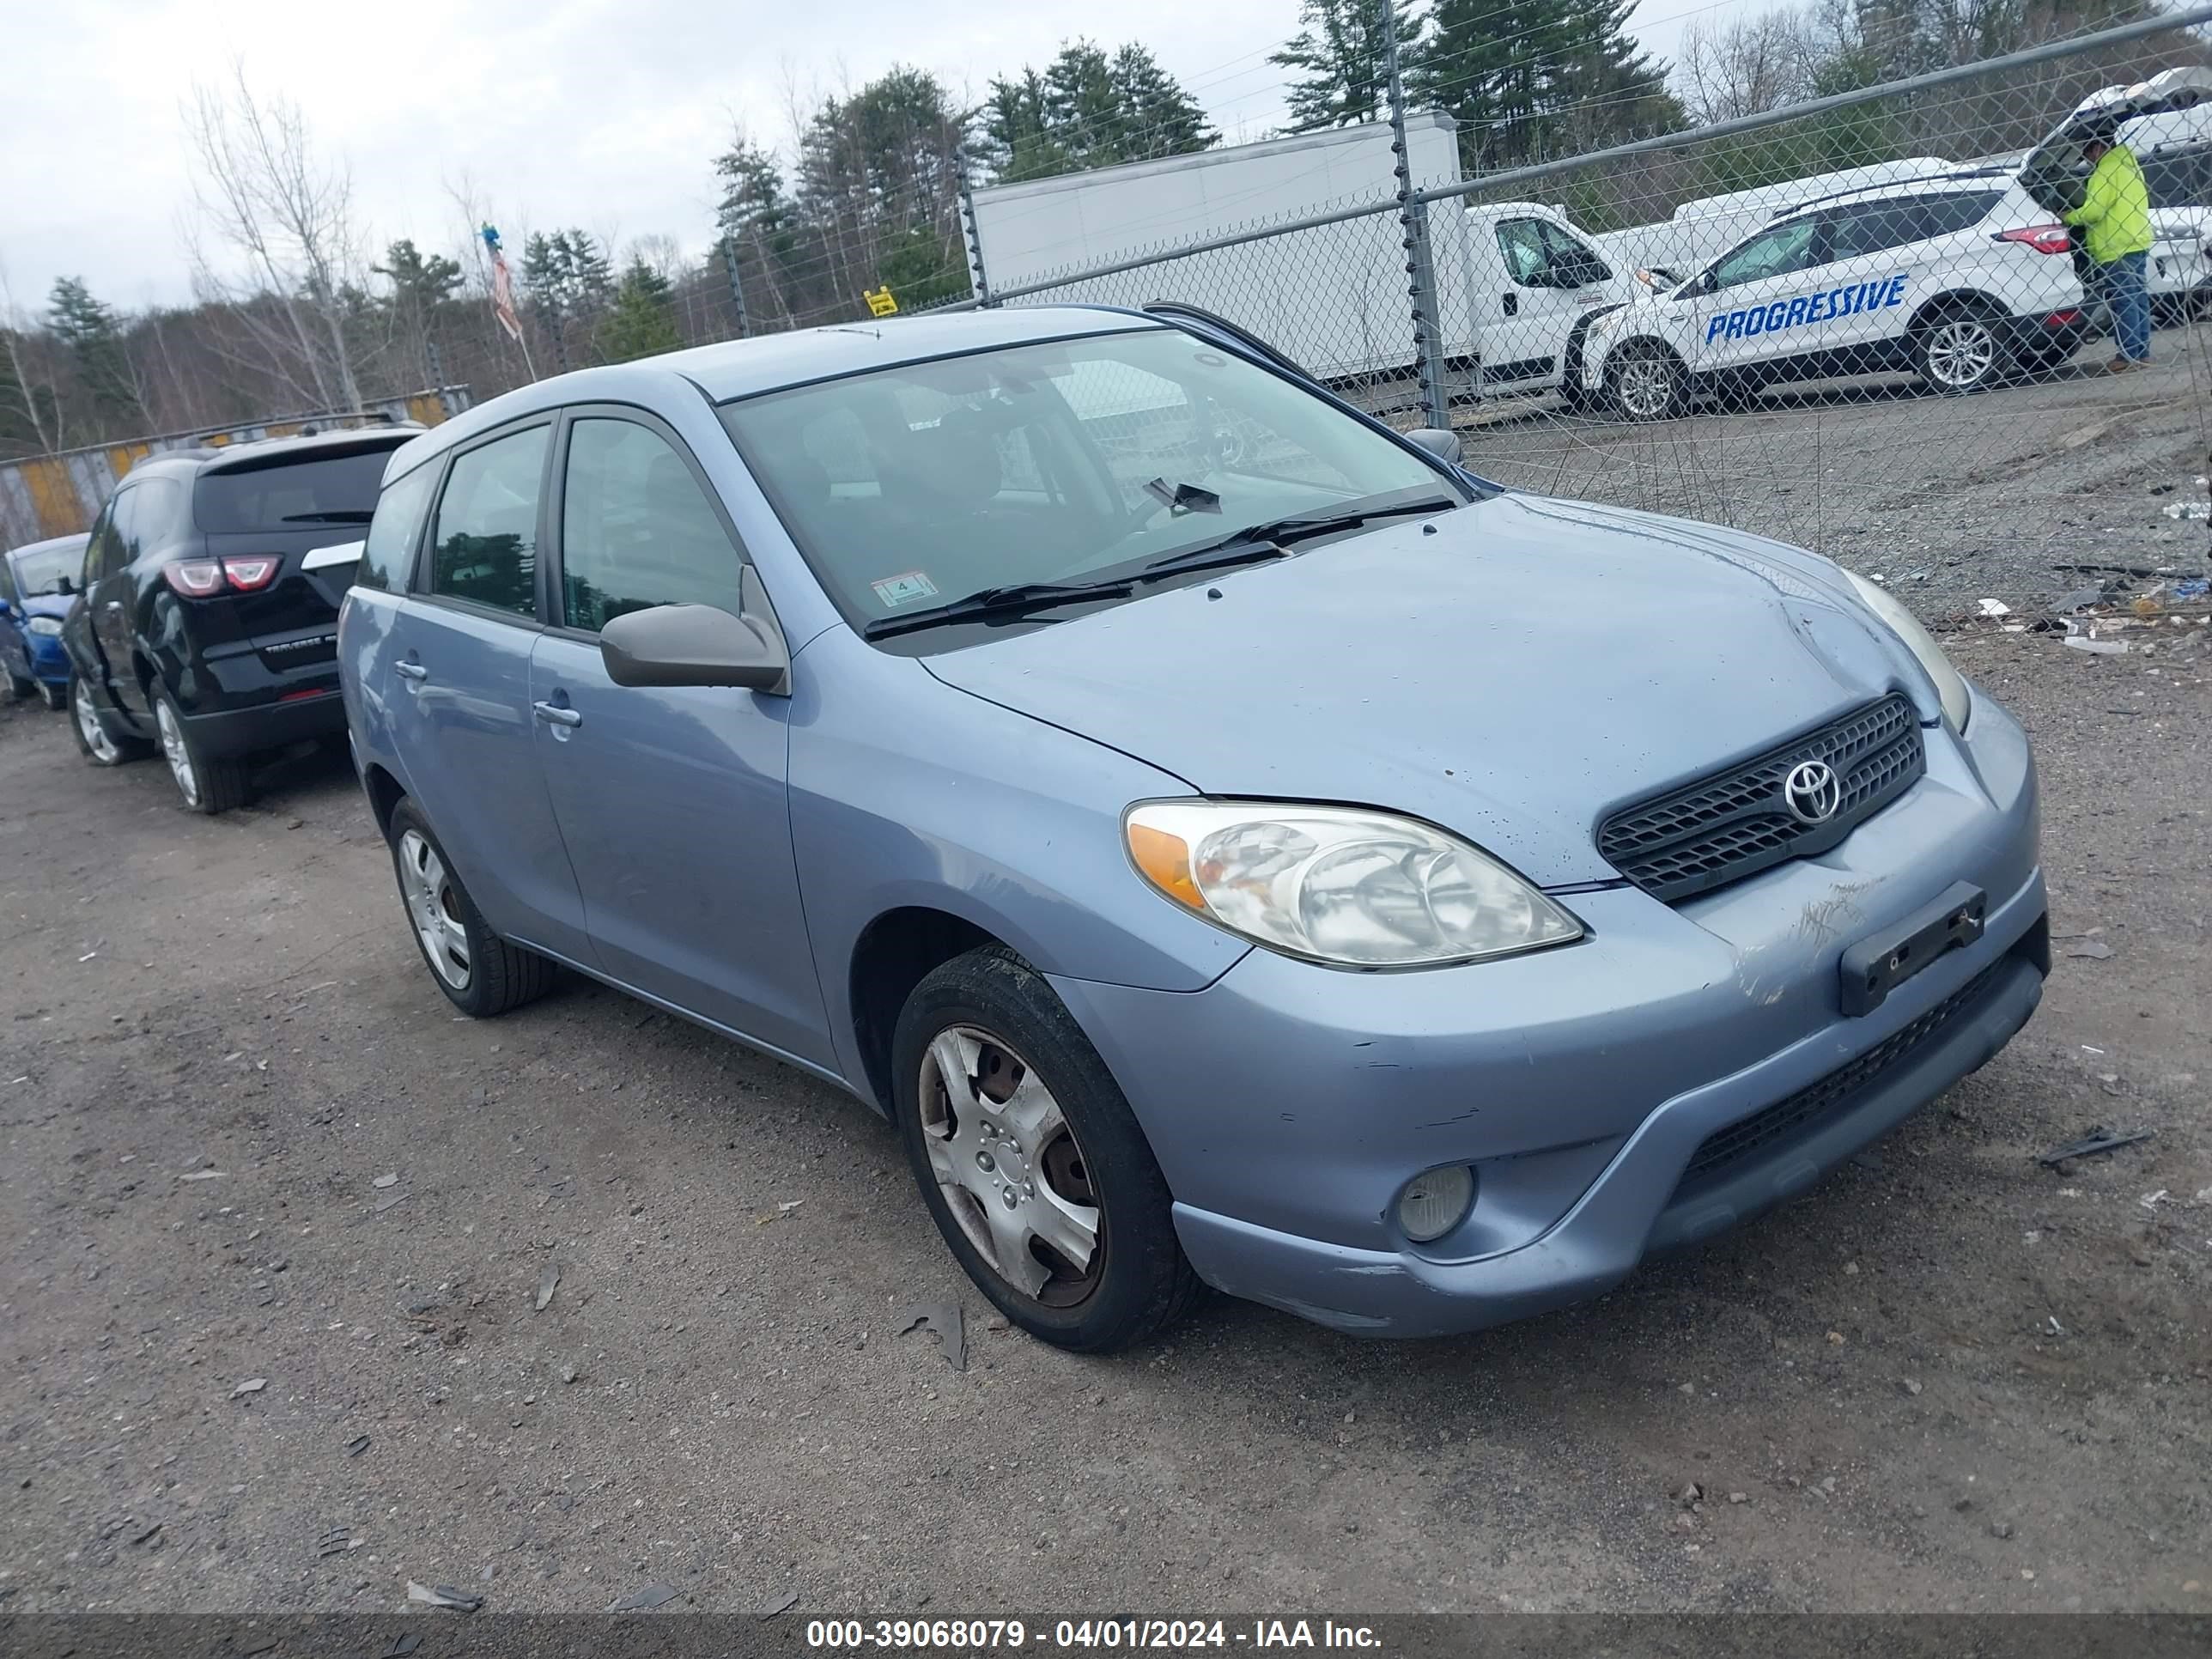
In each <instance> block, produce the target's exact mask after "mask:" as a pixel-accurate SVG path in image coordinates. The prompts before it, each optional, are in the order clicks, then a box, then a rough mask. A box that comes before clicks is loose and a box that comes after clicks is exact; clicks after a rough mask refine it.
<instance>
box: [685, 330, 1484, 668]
mask: <svg viewBox="0 0 2212 1659" xmlns="http://www.w3.org/2000/svg"><path fill="white" fill-rule="evenodd" d="M722 417H723V420H724V422H726V424H727V426H728V428H729V430H730V434H731V435H732V437H733V438H734V439H735V440H736V441H737V444H738V448H739V450H740V451H741V452H742V453H744V457H745V459H746V462H747V464H748V465H750V467H751V468H752V471H753V473H754V476H755V477H757V478H758V479H759V480H760V482H761V483H762V485H763V488H764V489H766V490H767V492H768V495H769V498H770V499H771V500H772V501H774V502H775V507H776V509H777V511H778V513H780V514H781V517H782V519H783V521H784V523H785V525H786V526H787V528H788V529H789V530H790V531H791V533H792V537H793V540H795V541H796V542H797V543H798V544H799V550H801V551H802V552H803V553H805V555H806V557H807V560H808V562H809V563H810V564H811V566H812V567H813V569H814V573H815V574H816V576H817V578H818V579H819V580H821V582H822V585H823V587H825V588H826V589H827V590H828V591H829V593H830V595H831V597H832V598H833V599H836V602H837V605H838V606H839V608H840V609H841V610H842V611H843V612H844V613H845V615H846V617H848V620H850V621H852V622H853V623H854V624H855V625H856V626H860V627H864V628H865V627H866V625H868V624H869V623H877V622H880V621H882V620H883V619H884V618H887V617H897V616H900V615H902V613H908V612H912V611H922V610H927V609H930V608H933V607H936V606H939V605H948V604H951V603H953V602H955V601H957V600H959V599H964V598H966V597H968V596H969V595H971V594H975V593H980V592H986V591H988V590H992V589H995V588H1001V587H1006V586H1014V585H1018V584H1026V583H1031V582H1055V583H1060V582H1069V583H1073V582H1091V581H1097V580H1101V579H1103V578H1107V577H1110V576H1115V575H1119V574H1130V573H1133V572H1136V571H1138V570H1140V569H1141V568H1143V567H1145V566H1146V565H1149V564H1152V563H1154V562H1158V561H1159V560H1161V559H1164V558H1168V557H1171V556H1174V555H1176V554H1177V553H1181V552H1184V551H1186V550H1191V549H1194V548H1199V547H1203V546H1206V545H1209V544H1213V543H1216V542H1219V541H1221V540H1222V539H1223V538H1225V537H1229V536H1232V535H1234V534H1235V533H1236V532H1238V531H1239V530H1243V529H1245V528H1247V527H1249V526H1255V525H1263V524H1267V523H1268V522H1270V521H1272V520H1278V519H1282V518H1285V517H1290V516H1293V515H1298V514H1306V513H1324V512H1330V511H1334V510H1338V509H1340V508H1344V507H1347V506H1349V505H1351V504H1358V505H1360V506H1367V505H1370V504H1381V502H1383V501H1395V500H1398V499H1400V498H1402V497H1408V496H1415V495H1430V496H1434V497H1438V498H1441V499H1443V500H1445V501H1449V503H1450V504H1454V505H1455V504H1457V502H1458V501H1462V500H1464V499H1465V496H1464V495H1462V494H1457V493H1455V492H1454V491H1453V490H1452V489H1451V487H1450V485H1449V483H1446V481H1445V480H1444V478H1443V477H1441V476H1440V475H1439V474H1438V473H1437V471H1436V470H1435V469H1434V468H1433V467H1431V466H1429V465H1426V464H1425V462H1424V461H1423V460H1422V459H1420V458H1419V457H1418V456H1416V455H1413V454H1410V453H1407V451H1406V450H1404V449H1402V448H1401V447H1399V446H1398V445H1396V444H1395V443H1393V442H1391V441H1390V440H1389V439H1388V438H1386V437H1384V436H1383V435H1381V434H1379V433H1377V432H1376V431H1375V430H1373V429H1372V428H1370V427H1367V426H1365V425H1364V424H1362V423H1361V422H1358V421H1356V420H1354V419H1352V417H1351V416H1347V415H1346V414H1345V413H1343V412H1342V411H1341V410H1337V409H1334V408H1332V407H1331V406H1330V405H1329V404H1327V403H1326V402H1324V401H1323V400H1322V399H1321V398H1316V397H1315V396H1313V395H1312V394H1311V393H1310V392H1304V391H1301V390H1300V389H1299V388H1298V387H1297V386H1296V385H1295V384H1293V383H1292V382H1291V381H1288V380H1283V379H1281V378H1279V377H1278V376H1276V375H1274V374H1269V373H1268V372H1267V371H1266V370H1263V369H1261V368H1257V367H1255V365H1253V364H1252V363H1249V362H1246V361H1245V360H1244V359H1243V358H1241V357H1238V356H1233V355H1231V353H1228V352H1225V351H1222V350H1219V349H1216V348H1214V347H1213V346H1212V345H1210V344H1208V343H1206V342H1205V341H1203V340H1200V339H1198V338H1196V337H1193V336H1192V335H1189V334H1186V333H1183V332H1182V331H1180V330H1177V329H1165V328H1152V329H1144V330H1141V331H1134V332H1131V333H1127V334H1111V335H1097V336H1092V337H1089V338H1085V339H1076V340H1061V341H1054V342H1052V343H1048V344H1040V345H1024V346H1015V347H1010V348H1007V349H1003V350H998V351H989V352H981V353H977V354H975V355H973V356H964V357H951V358H939V359H937V360H935V361H933V362H919V363H908V364H905V365H903V366H902V367H900V368H890V369H883V370H878V371H877V372H875V373H872V374H860V375H854V376H851V377H849V378H848V379H844V380H830V381H827V382H824V383H823V384H821V385H817V386H803V387H799V388H798V389H796V390H793V391H790V392H772V393H769V394H767V395H765V396H763V397H758V398H748V399H746V400H744V401H743V402H740V403H737V404H729V405H727V406H726V407H725V408H724V409H723V410H722ZM1378 498H1379V501H1378Z"/></svg>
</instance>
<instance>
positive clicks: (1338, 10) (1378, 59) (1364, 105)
mask: <svg viewBox="0 0 2212 1659" xmlns="http://www.w3.org/2000/svg"><path fill="white" fill-rule="evenodd" d="M1380 7H1381V0H1304V4H1303V5H1302V6H1301V7H1300V8H1299V12H1298V19H1299V21H1300V22H1301V23H1302V24H1304V27H1302V28H1301V29H1300V30H1299V31H1298V33H1297V35H1295V36H1294V37H1293V38H1292V39H1291V41H1290V43H1289V44H1288V45H1287V46H1285V47H1284V48H1283V50H1282V51H1280V52H1277V53H1276V54H1275V55H1274V56H1273V57H1272V58H1269V59H1268V60H1267V61H1268V62H1269V63H1271V64H1276V65H1278V66H1279V67H1280V68H1283V69H1290V70H1304V71H1305V73H1304V76H1301V77H1300V78H1299V79H1297V80H1295V81H1293V82H1291V83H1290V86H1289V88H1288V89H1287V92H1286V94H1285V103H1287V104H1288V106H1289V107H1290V112H1291V131H1293V132H1312V131H1316V130H1317V129H1320V128H1322V127H1341V126H1349V125H1352V124H1353V123H1355V122H1358V121H1381V120H1387V119H1388V118H1389V113H1390V109H1389V96H1390V93H1389V78H1388V76H1387V75H1386V73H1385V71H1384V68H1383V64H1384V59H1385V54H1384V50H1383V20H1382V15H1381V9H1380ZM1427 30H1428V20H1427V19H1426V18H1425V17H1424V16H1421V15H1419V14H1418V13H1415V12H1413V10H1412V9H1410V8H1407V9H1403V10H1401V12H1400V14H1399V16H1398V55H1399V59H1400V62H1401V64H1415V63H1418V62H1419V61H1420V57H1421V52H1422V50H1423V48H1424V46H1425V41H1426V36H1427Z"/></svg>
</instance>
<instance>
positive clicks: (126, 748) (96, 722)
mask: <svg viewBox="0 0 2212 1659" xmlns="http://www.w3.org/2000/svg"><path fill="white" fill-rule="evenodd" d="M69 703H70V729H71V730H72V731H74V732H76V746H77V748H78V750H80V751H81V752H82V754H83V756H84V757H85V758H86V759H87V760H88V761H90V762H91V763H93V764H94V766H120V765H122V764H123V763H125V761H135V760H143V759H145V757H147V756H149V755H150V754H152V753H153V752H154V745H153V744H150V743H148V742H147V741H146V740H145V739H144V738H118V737H117V736H116V735H115V734H114V733H113V732H110V731H109V730H108V729H107V722H106V720H102V719H101V718H100V707H99V705H98V704H97V703H96V702H94V701H93V696H92V685H91V684H90V682H88V680H86V679H85V678H84V677H83V676H82V675H81V674H79V673H78V672H77V671H76V669H74V668H72V669H70V681H69Z"/></svg>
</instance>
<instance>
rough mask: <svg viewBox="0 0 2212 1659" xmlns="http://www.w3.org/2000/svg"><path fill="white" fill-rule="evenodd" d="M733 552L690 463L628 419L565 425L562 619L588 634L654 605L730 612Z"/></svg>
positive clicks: (735, 567)
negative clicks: (565, 470) (686, 606)
mask: <svg viewBox="0 0 2212 1659" xmlns="http://www.w3.org/2000/svg"><path fill="white" fill-rule="evenodd" d="M739 569H740V562H739V560H738V550H737V549H735V548H734V547H732V546H731V545H730V538H729V537H728V536H727V535H726V534H725V533H724V532H723V529H722V523H721V520H720V519H719V518H717V517H716V516H715V514H714V507H713V506H712V505H711V504H710V503H709V502H708V499H707V493H706V491H705V490H703V489H701V488H700V487H699V481H698V480H697V479H696V477H693V476H692V472H691V469H690V467H689V466H688V465H685V464H684V458H683V457H682V456H681V455H679V454H678V453H676V451H675V450H674V449H673V448H672V447H671V446H670V445H669V443H668V442H667V441H666V440H665V439H664V438H662V437H661V436H660V435H659V433H657V432H654V431H653V430H652V428H649V427H643V426H640V425H639V424H638V423H637V422H635V421H623V420H613V419H602V418H599V417H588V418H586V419H583V420H580V421H578V422H575V423H574V425H572V426H571V427H570V428H568V473H567V477H566V480H565V482H564V483H563V485H562V496H561V606H562V620H563V621H565V622H566V623H568V626H569V627H571V628H580V629H586V630H588V631H590V632H592V633H594V634H596V633H597V632H599V629H602V628H604V627H605V625H606V624H607V623H609V622H610V621H611V620H612V619H613V618H614V617H619V616H622V615H623V614H624V613H626V612H628V611H644V610H647V609H650V608H651V607H652V606H653V605H714V607H716V608H717V609H718V610H722V611H728V612H729V613H730V614H731V615H732V616H733V617H734V616H736V615H737V614H738V572H739Z"/></svg>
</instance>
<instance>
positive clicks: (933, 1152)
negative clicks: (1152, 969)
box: [891, 946, 1201, 1353]
mask: <svg viewBox="0 0 2212 1659" xmlns="http://www.w3.org/2000/svg"><path fill="white" fill-rule="evenodd" d="M891 1064H892V1066H893V1067H894V1075H893V1101H892V1105H893V1110H894V1114H895V1115H896V1118H897V1120H898V1126H899V1133H900V1136H901V1138H902V1139H903V1140H904V1141H905V1142H906V1150H907V1158H908V1163H910V1164H912V1165H913V1168H914V1176H915V1182H916V1184H918V1185H919V1186H920V1187H921V1192H922V1198H923V1200H924V1201H925V1202H926V1203H927V1205H928V1206H929V1212H930V1214H931V1216H932V1217H933V1218H934V1219H935V1220H936V1223H937V1230H938V1231H939V1232H940V1233H941V1234H943V1235H944V1237H945V1243H946V1244H947V1245H948V1246H949V1247H950V1248H951V1251H952V1254H953V1255H954V1256H955V1257H956V1258H957V1260H958V1261H959V1263H960V1265H961V1267H963V1268H965V1269H966V1270H967V1273H968V1276H969V1278H970V1279H973V1280H975V1285H976V1288H977V1289H979V1290H981V1291H982V1292H983V1294H984V1295H985V1296H987V1297H989V1298H990V1300H991V1301H992V1302H993V1303H994V1304H995V1305H996V1306H997V1307H998V1309H999V1310H1000V1312H1002V1313H1004V1314H1005V1315H1006V1317H1007V1318H1008V1319H1010V1320H1012V1322H1014V1323H1016V1324H1018V1325H1019V1326H1020V1327H1021V1328H1023V1329H1024V1330H1025V1331H1027V1332H1029V1333H1030V1335H1032V1336H1035V1337H1036V1338H1038V1339H1040V1340H1042V1341H1046V1342H1049V1343H1051V1344H1052V1345H1053V1346H1055V1347H1060V1348H1066V1349H1068V1350H1069V1351H1071V1352H1075V1353H1118V1352H1121V1351H1122V1350H1124V1349H1127V1348H1132V1347H1134V1346H1138V1345H1139V1344H1141V1343H1144V1342H1146V1341H1149V1340H1152V1338H1153V1337H1155V1336H1157V1335H1158V1334H1160V1333H1161V1332H1163V1331H1164V1330H1166V1329H1167V1328H1168V1327H1169V1326H1170V1325H1172V1324H1173V1323H1174V1322H1176V1320H1178V1319H1180V1318H1182V1316H1183V1315H1184V1314H1185V1313H1187V1312H1188V1310H1189V1309H1190V1307H1191V1305H1192V1304H1193V1303H1194V1302H1195V1300H1196V1299H1197V1297H1198V1295H1199V1292H1200V1288H1201V1287H1200V1283H1199V1279H1198V1275H1197V1274H1196V1273H1193V1272H1192V1271H1191V1267H1190V1264H1189V1262H1188V1261H1185V1260H1184V1259H1183V1254H1182V1245H1181V1244H1180V1243H1177V1242H1176V1232H1175V1223H1174V1220H1173V1218H1172V1217H1171V1215H1170V1209H1171V1206H1172V1204H1173V1200H1172V1198H1171V1197H1170V1194H1169V1192H1168V1184H1167V1181H1166V1178H1165V1177H1164V1176H1162V1175H1161V1174H1160V1168H1159V1164H1158V1163H1157V1162H1156V1161H1155V1160H1154V1159H1153V1157H1152V1147H1151V1146H1149V1145H1148V1144H1147V1143H1146V1139H1145V1135H1144V1131H1143V1130H1142V1129H1140V1128H1139V1127H1138V1126H1137V1120H1136V1117H1135V1115H1133V1113H1132V1112H1131V1111H1130V1110H1129V1103H1128V1102H1127V1100H1126V1099H1125V1098H1124V1097H1122V1094H1121V1088H1120V1086H1119V1085H1117V1084H1115V1081H1114V1077H1113V1073H1110V1072H1109V1071H1108V1070H1107V1069H1106V1062H1105V1061H1104V1060H1101V1059H1100V1058H1099V1057H1098V1051H1097V1049H1096V1048H1092V1047H1091V1042H1090V1040H1089V1039H1088V1038H1086V1037H1085V1036H1084V1035H1083V1031H1082V1029H1081V1028H1080V1027H1079V1026H1078V1025H1077V1024H1076V1023H1075V1021H1074V1018H1073V1017H1072V1016H1071V1015H1070V1014H1069V1013H1068V1012H1067V1009H1066V1006H1063V1005H1062V1003H1061V1002H1060V999H1059V998H1058V997H1057V996H1055V995H1054V994H1053V991H1052V987H1049V986H1048V985H1047V984H1046V983H1045V982H1044V981H1043V979H1042V977H1041V976H1040V975H1038V974H1037V973H1036V971H1035V970H1034V969H1031V968H1030V966H1029V964H1028V963H1024V961H1022V960H1021V958H1020V957H1017V956H1015V955H1014V954H1013V953H1012V951H1007V950H1006V949H1004V948H1003V947H1000V946H991V947H987V948H986V949H982V950H977V951H969V952H968V953H967V954H966V955H964V956H960V957H954V958H953V959H952V960H951V961H950V962H948V963H944V964H943V965H941V966H940V967H939V968H937V969H935V970H934V971H933V972H932V973H930V974H929V975H927V977H926V978H924V979H923V980H922V981H921V984H920V985H918V986H916V987H915V990H914V994H913V995H911V996H910V997H908V999H907V1002H906V1006H905V1007H904V1008H903V1009H902V1010H901V1011H900V1013H899V1018H898V1024H897V1026H896V1030H894V1032H893V1034H892V1037H891ZM955 1071H957V1073H958V1075H957V1078H956V1077H951V1076H950V1075H949V1074H950V1073H953V1072H955ZM948 1084H949V1086H948ZM999 1091H1004V1092H1003V1093H1001V1092H999ZM1008 1194H1012V1197H1011V1199H1009V1197H1008V1196H1007V1195H1008ZM1085 1200H1088V1201H1087V1202H1086V1201H1085ZM1086 1222H1087V1223H1088V1225H1089V1229H1090V1231H1089V1232H1088V1236H1087V1237H1086V1233H1085V1227H1086ZM1048 1235H1049V1236H1050V1237H1052V1238H1054V1239H1055V1240H1057V1241H1060V1243H1062V1244H1063V1245H1065V1246H1066V1248H1065V1249H1060V1250H1057V1251H1055V1250H1054V1249H1053V1248H1052V1247H1051V1246H1050V1245H1048V1244H1047V1243H1045V1240H1046V1237H1047V1236H1048ZM1085 1243H1088V1246H1089V1249H1088V1251H1087V1255H1085V1259H1082V1260H1080V1261H1079V1260H1078V1259H1077V1255H1076V1254H1075V1252H1076V1251H1077V1249H1080V1248H1081V1247H1082V1246H1083V1245H1085ZM1002 1249H1003V1250H1005V1251H1006V1252H1007V1253H1008V1259H1009V1261H1011V1262H1012V1267H1011V1269H1010V1271H1008V1272H1002V1271H1001V1270H1000V1265H999V1263H1000V1256H1001V1251H1002Z"/></svg>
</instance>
